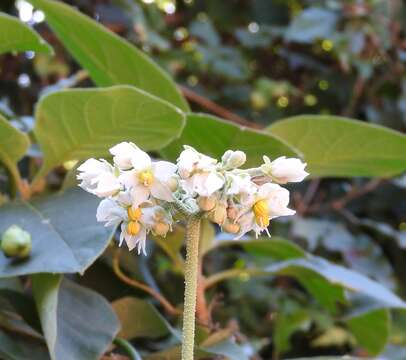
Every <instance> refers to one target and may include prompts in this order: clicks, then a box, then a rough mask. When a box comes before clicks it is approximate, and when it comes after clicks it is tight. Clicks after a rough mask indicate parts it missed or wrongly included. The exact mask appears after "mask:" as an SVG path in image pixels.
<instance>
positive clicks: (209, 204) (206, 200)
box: [197, 196, 217, 211]
mask: <svg viewBox="0 0 406 360" xmlns="http://www.w3.org/2000/svg"><path fill="white" fill-rule="evenodd" d="M197 204H198V205H199V207H200V209H202V210H203V211H210V210H213V209H214V207H215V206H216V204H217V199H216V197H215V196H209V197H206V196H200V197H199V198H198V199H197Z"/></svg>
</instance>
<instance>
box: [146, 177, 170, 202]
mask: <svg viewBox="0 0 406 360" xmlns="http://www.w3.org/2000/svg"><path fill="white" fill-rule="evenodd" d="M150 191H151V195H152V196H153V197H154V198H156V199H159V200H165V201H168V202H171V201H174V199H173V196H172V191H171V189H169V187H168V186H167V185H165V184H163V183H162V182H160V181H159V180H157V179H156V180H155V181H154V182H153V183H152V185H151V188H150Z"/></svg>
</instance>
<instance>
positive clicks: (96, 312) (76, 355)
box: [32, 274, 119, 360]
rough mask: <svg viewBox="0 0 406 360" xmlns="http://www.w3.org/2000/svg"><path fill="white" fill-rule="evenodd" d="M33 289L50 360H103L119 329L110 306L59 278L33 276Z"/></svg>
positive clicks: (70, 282) (75, 285) (56, 276)
mask: <svg viewBox="0 0 406 360" xmlns="http://www.w3.org/2000/svg"><path fill="white" fill-rule="evenodd" d="M32 285H33V293H34V297H35V301H36V303H37V308H38V313H39V315H40V319H41V325H42V329H43V332H44V335H45V339H46V342H47V345H48V349H49V352H50V355H51V359H52V360H60V359H75V360H98V359H100V357H101V355H102V354H103V353H104V352H105V351H106V350H107V348H108V346H109V345H110V344H111V342H112V340H113V339H114V337H115V336H116V334H117V332H118V329H119V324H118V320H117V318H116V316H115V314H114V312H113V310H112V308H111V307H110V305H109V303H108V302H107V301H106V300H105V299H104V298H103V297H102V296H100V295H99V294H97V293H95V292H94V291H91V290H89V289H86V288H84V287H81V286H79V285H77V284H75V283H73V282H72V281H69V280H67V279H62V278H61V276H60V275H51V274H38V275H34V276H33V277H32Z"/></svg>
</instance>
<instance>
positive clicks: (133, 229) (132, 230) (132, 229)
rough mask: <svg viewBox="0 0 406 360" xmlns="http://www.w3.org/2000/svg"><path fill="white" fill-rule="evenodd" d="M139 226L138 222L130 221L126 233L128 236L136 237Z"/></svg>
mask: <svg viewBox="0 0 406 360" xmlns="http://www.w3.org/2000/svg"><path fill="white" fill-rule="evenodd" d="M140 229H141V225H140V223H139V222H138V221H130V222H129V223H128V225H127V232H128V233H129V234H130V235H133V236H134V235H137V234H138V233H139V232H140Z"/></svg>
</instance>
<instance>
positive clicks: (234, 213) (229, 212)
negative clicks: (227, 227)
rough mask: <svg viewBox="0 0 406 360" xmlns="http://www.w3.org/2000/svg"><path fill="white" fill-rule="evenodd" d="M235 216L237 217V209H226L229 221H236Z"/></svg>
mask: <svg viewBox="0 0 406 360" xmlns="http://www.w3.org/2000/svg"><path fill="white" fill-rule="evenodd" d="M237 216H238V209H237V208H235V207H228V208H227V217H228V218H229V219H230V220H235V219H237Z"/></svg>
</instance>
